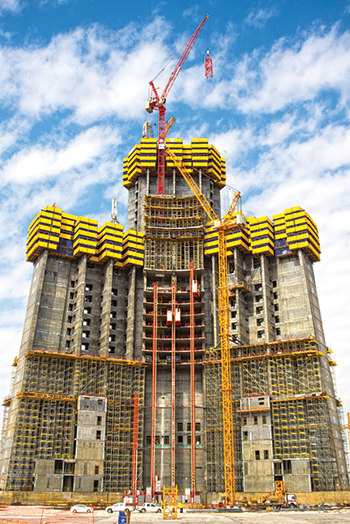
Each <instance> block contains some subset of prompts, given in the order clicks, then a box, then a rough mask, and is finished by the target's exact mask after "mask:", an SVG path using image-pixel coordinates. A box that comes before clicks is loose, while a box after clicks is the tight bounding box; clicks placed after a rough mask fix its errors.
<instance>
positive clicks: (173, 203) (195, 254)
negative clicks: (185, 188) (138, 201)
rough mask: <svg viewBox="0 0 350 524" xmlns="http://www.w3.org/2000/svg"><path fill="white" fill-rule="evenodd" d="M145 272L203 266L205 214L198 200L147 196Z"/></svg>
mask: <svg viewBox="0 0 350 524" xmlns="http://www.w3.org/2000/svg"><path fill="white" fill-rule="evenodd" d="M144 209H145V214H144V221H145V226H144V230H145V240H144V242H145V269H153V270H157V269H159V270H160V269H163V270H164V269H165V270H167V271H176V270H181V269H182V270H183V269H187V270H188V268H189V265H190V262H191V261H192V260H193V262H194V267H195V268H203V267H204V259H203V250H204V213H203V210H202V208H201V206H200V205H199V203H198V201H197V200H196V198H193V197H185V198H172V197H159V196H150V195H147V196H145V207H144Z"/></svg>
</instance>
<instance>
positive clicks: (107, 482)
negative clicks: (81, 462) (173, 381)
mask: <svg viewBox="0 0 350 524" xmlns="http://www.w3.org/2000/svg"><path fill="white" fill-rule="evenodd" d="M24 376H25V377H26V380H25V382H24V385H23V386H24V387H23V389H22V392H20V393H18V394H17V402H18V410H17V416H16V420H15V424H14V437H13V447H12V452H11V457H10V461H9V470H8V476H7V486H6V489H7V490H9V491H32V490H33V489H34V480H33V478H34V473H35V460H36V459H43V460H52V459H63V460H73V459H74V458H75V455H74V439H75V427H76V423H77V420H76V416H77V414H76V410H77V398H78V396H79V395H81V394H83V395H87V394H89V395H92V396H101V395H103V396H105V397H106V398H107V414H106V441H105V460H104V479H103V481H104V489H105V490H106V491H112V492H113V491H114V492H119V491H121V490H123V489H130V488H131V480H132V479H131V471H132V464H133V449H135V438H136V437H134V440H133V430H132V428H133V424H134V423H135V421H134V395H135V394H137V395H138V398H139V404H138V406H139V411H138V421H137V422H138V424H137V428H138V429H137V438H136V441H137V451H136V453H135V454H136V456H137V459H136V469H135V476H136V477H137V476H140V475H141V470H142V434H143V417H142V414H141V412H142V410H143V407H144V380H145V367H144V365H142V364H141V363H140V362H133V361H122V360H119V361H118V360H116V359H100V358H98V357H81V356H74V355H67V354H60V353H53V352H52V353H49V352H44V351H42V352H41V351H30V352H28V353H27V354H26V358H25V373H24Z"/></svg>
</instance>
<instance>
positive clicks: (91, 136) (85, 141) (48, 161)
mask: <svg viewBox="0 0 350 524" xmlns="http://www.w3.org/2000/svg"><path fill="white" fill-rule="evenodd" d="M119 142H120V138H119V136H118V133H116V132H115V131H113V130H112V129H111V128H102V127H98V126H94V127H90V128H89V129H87V130H86V131H84V132H83V133H81V134H79V135H76V136H75V137H74V138H73V139H72V140H71V141H70V142H69V143H68V144H67V145H65V146H64V147H62V148H59V149H56V148H53V146H49V147H45V146H44V145H35V146H33V147H30V148H28V149H22V150H21V151H20V152H19V153H17V154H16V155H13V156H12V157H11V159H10V160H9V161H7V162H6V163H5V164H4V167H3V169H2V179H3V181H4V183H9V182H11V183H22V184H33V183H35V182H38V181H43V180H46V179H48V178H51V177H57V176H60V177H61V176H62V175H64V174H66V173H67V172H70V171H72V170H76V169H81V168H82V167H83V166H86V165H88V164H91V163H96V160H97V159H100V158H101V156H102V155H103V154H106V153H107V150H108V148H109V147H110V146H111V145H114V146H117V145H118V143H119Z"/></svg>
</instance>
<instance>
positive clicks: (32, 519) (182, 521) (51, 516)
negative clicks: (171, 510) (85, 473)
mask: <svg viewBox="0 0 350 524" xmlns="http://www.w3.org/2000/svg"><path fill="white" fill-rule="evenodd" d="M177 520H178V522H179V524H230V523H234V524H343V523H350V509H343V510H331V511H302V512H301V511H281V512H265V511H259V512H254V513H251V512H243V513H227V514H223V513H217V512H213V513H184V514H179V515H178V519H177ZM7 522H8V523H10V524H22V523H26V524H44V523H47V524H117V522H118V515H117V514H113V515H107V514H106V512H105V511H104V510H98V511H95V512H94V514H93V515H90V514H81V515H72V514H71V513H70V512H69V511H67V510H55V509H47V508H41V507H37V506H34V507H29V506H26V507H23V506H7V507H3V508H0V524H6V523H7ZM158 522H159V523H160V522H163V515H162V514H147V513H138V512H137V513H136V512H132V513H131V524H155V523H158ZM167 522H174V521H173V520H167Z"/></svg>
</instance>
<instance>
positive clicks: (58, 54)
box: [0, 19, 168, 123]
mask: <svg viewBox="0 0 350 524" xmlns="http://www.w3.org/2000/svg"><path fill="white" fill-rule="evenodd" d="M167 27H168V26H167V24H166V23H164V24H163V27H162V30H161V23H160V21H159V20H158V19H156V20H155V21H154V23H152V24H151V27H146V28H139V30H138V31H137V30H136V29H137V28H136V27H130V26H129V27H128V28H127V29H129V34H126V30H125V28H124V29H123V30H121V31H119V32H118V33H116V34H110V33H107V32H106V31H104V30H103V29H102V28H100V27H97V26H95V27H93V28H91V27H90V28H87V29H85V30H84V29H81V28H78V29H76V30H75V31H73V32H71V33H68V34H64V35H58V36H56V37H54V38H53V39H52V41H51V42H50V43H49V44H48V45H47V46H46V47H38V46H37V47H34V46H33V47H30V48H10V47H3V48H2V49H0V65H1V70H0V88H1V92H0V100H1V101H2V103H3V104H4V105H7V106H10V107H12V108H18V110H19V111H20V112H21V113H22V114H25V115H28V116H30V117H32V118H40V117H42V116H43V115H45V114H52V113H54V112H55V111H60V110H62V109H65V110H67V109H68V110H69V111H71V112H72V119H73V120H75V121H77V122H80V123H89V122H92V121H94V120H96V119H98V118H103V117H105V116H106V115H109V116H111V115H113V114H115V115H118V116H120V117H121V118H128V119H129V118H135V117H138V118H141V115H142V112H143V110H144V102H145V101H146V98H147V86H148V82H149V80H150V78H152V76H154V72H155V71H157V70H158V68H159V64H160V63H162V62H163V61H164V62H165V52H166V50H165V49H163V47H164V46H161V45H160V41H161V39H162V38H164V37H165V36H166V31H167ZM160 30H161V31H160ZM130 35H131V36H130ZM132 35H133V36H132Z"/></svg>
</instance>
